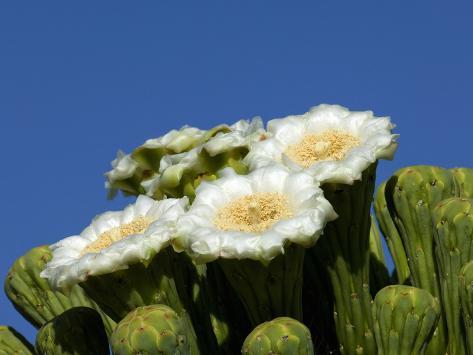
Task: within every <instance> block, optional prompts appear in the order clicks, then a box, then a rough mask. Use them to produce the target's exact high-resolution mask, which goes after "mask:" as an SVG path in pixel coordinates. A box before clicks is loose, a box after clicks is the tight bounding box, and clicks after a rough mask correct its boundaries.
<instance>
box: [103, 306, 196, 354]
mask: <svg viewBox="0 0 473 355" xmlns="http://www.w3.org/2000/svg"><path fill="white" fill-rule="evenodd" d="M192 337H193V334H192V331H191V330H190V329H187V328H186V325H185V321H183V320H182V319H181V317H179V315H178V314H177V313H176V312H175V311H174V310H173V309H172V308H170V307H168V306H165V305H161V304H156V305H150V306H145V307H139V308H136V309H135V310H133V311H131V312H130V313H129V314H128V315H127V316H126V317H125V318H123V319H122V320H121V321H120V322H119V323H118V325H117V327H116V328H115V331H114V332H113V335H112V337H111V345H112V351H113V353H114V354H115V355H128V354H169V355H174V354H181V355H186V354H199V351H198V349H196V348H194V347H193V345H192V341H191V338H192Z"/></svg>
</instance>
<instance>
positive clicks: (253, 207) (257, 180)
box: [173, 165, 337, 262]
mask: <svg viewBox="0 0 473 355" xmlns="http://www.w3.org/2000/svg"><path fill="white" fill-rule="evenodd" d="M336 217H337V215H336V213H335V212H334V210H333V208H332V206H331V205H330V203H329V202H328V201H327V200H326V199H325V198H324V197H323V193H322V190H321V189H320V188H319V187H318V186H317V184H316V183H314V179H313V177H311V176H310V175H308V174H306V173H303V172H300V173H291V172H289V171H288V169H286V168H284V167H282V166H276V165H273V166H267V167H264V168H261V169H257V170H255V171H253V172H252V173H250V174H249V175H238V174H236V173H235V172H234V171H233V170H232V169H230V168H227V169H225V170H224V171H223V176H222V177H221V178H219V179H217V180H215V181H212V182H202V183H201V185H200V186H199V187H198V188H197V190H196V198H195V200H194V202H193V204H192V205H191V207H190V209H189V211H188V212H186V213H185V214H184V215H182V216H181V217H180V218H179V219H178V222H177V235H178V236H177V238H176V239H175V240H174V241H173V245H174V247H175V248H176V249H177V250H186V251H187V252H189V253H190V255H192V257H193V258H195V259H196V260H197V261H198V262H209V261H212V260H214V259H217V258H232V259H253V260H260V261H262V262H269V261H270V260H271V259H273V258H274V257H276V256H277V255H280V254H283V253H284V247H285V246H286V245H287V244H288V243H289V244H290V243H295V244H299V245H302V246H305V247H309V246H311V245H313V244H314V243H315V242H316V241H317V239H318V238H319V236H320V235H321V234H322V231H323V228H324V226H325V224H326V223H327V222H328V221H331V220H333V219H335V218H336Z"/></svg>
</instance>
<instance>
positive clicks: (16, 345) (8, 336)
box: [0, 325, 34, 355]
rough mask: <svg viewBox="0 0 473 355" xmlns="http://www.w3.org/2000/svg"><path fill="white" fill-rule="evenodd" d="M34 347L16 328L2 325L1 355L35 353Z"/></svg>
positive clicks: (0, 330) (29, 354)
mask: <svg viewBox="0 0 473 355" xmlns="http://www.w3.org/2000/svg"><path fill="white" fill-rule="evenodd" d="M33 354H34V349H33V345H31V344H30V343H29V342H28V340H26V339H25V338H24V337H23V336H22V335H21V334H20V333H18V332H17V331H16V330H15V329H13V328H11V327H8V326H5V325H0V355H33Z"/></svg>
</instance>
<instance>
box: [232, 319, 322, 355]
mask: <svg viewBox="0 0 473 355" xmlns="http://www.w3.org/2000/svg"><path fill="white" fill-rule="evenodd" d="M241 353H242V354H243V355H267V354H281V355H282V354H298V355H312V354H314V348H313V344H312V338H311V336H310V331H309V329H307V327H306V326H305V325H304V324H302V323H300V322H298V321H296V320H295V319H292V318H289V317H280V318H276V319H273V320H271V321H269V322H265V323H263V324H260V325H258V326H257V327H256V328H255V329H254V330H253V331H252V332H251V333H250V334H249V335H248V337H247V338H246V339H245V342H244V343H243V347H242V349H241Z"/></svg>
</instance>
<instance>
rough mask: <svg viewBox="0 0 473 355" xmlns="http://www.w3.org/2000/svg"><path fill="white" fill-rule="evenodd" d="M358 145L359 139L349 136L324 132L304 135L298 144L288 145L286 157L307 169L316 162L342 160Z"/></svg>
mask: <svg viewBox="0 0 473 355" xmlns="http://www.w3.org/2000/svg"><path fill="white" fill-rule="evenodd" d="M359 144H360V139H359V138H358V137H355V136H353V135H351V134H348V133H343V132H338V131H326V132H324V133H321V134H308V135H306V136H305V137H304V138H303V139H302V140H301V141H300V142H299V143H297V144H292V145H290V146H289V147H288V148H287V150H286V155H287V156H288V157H289V158H290V159H291V160H293V161H294V162H296V163H297V164H299V165H301V166H303V167H305V168H308V167H309V166H311V165H312V164H313V163H315V162H316V161H322V160H342V159H343V158H344V157H345V155H346V154H347V152H348V151H349V150H350V149H352V148H354V147H356V146H358V145H359Z"/></svg>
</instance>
